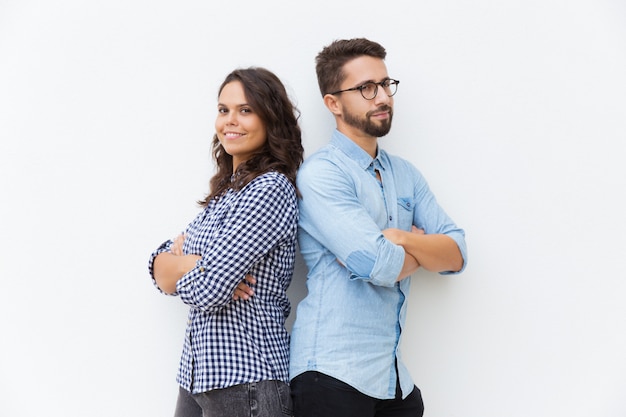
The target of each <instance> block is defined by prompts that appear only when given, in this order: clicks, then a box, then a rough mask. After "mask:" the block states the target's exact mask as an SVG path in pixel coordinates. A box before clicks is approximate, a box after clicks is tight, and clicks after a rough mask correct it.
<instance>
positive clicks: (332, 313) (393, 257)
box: [290, 130, 467, 399]
mask: <svg viewBox="0 0 626 417" xmlns="http://www.w3.org/2000/svg"><path fill="white" fill-rule="evenodd" d="M374 170H378V171H379V172H380V176H381V178H382V183H379V182H378V180H377V179H376V177H375V171H374ZM297 185H298V188H299V190H300V192H301V194H302V198H301V199H300V201H299V209H300V220H299V230H298V241H299V244H300V251H301V253H302V256H303V258H304V260H305V262H306V265H307V267H308V270H309V272H308V277H307V289H308V294H307V296H306V297H305V298H304V299H303V300H302V301H301V302H300V304H299V305H298V309H297V316H296V321H295V323H294V326H293V330H292V336H291V352H290V378H292V379H293V378H294V377H296V376H297V375H299V374H301V373H303V372H306V371H318V372H322V373H324V374H327V375H329V376H332V377H334V378H337V379H339V380H341V381H343V382H345V383H347V384H349V385H351V386H352V387H354V388H356V389H358V390H359V391H361V392H362V393H364V394H366V395H368V396H370V397H374V398H380V399H390V398H394V396H395V387H396V368H395V364H396V359H397V366H398V371H399V379H400V386H401V388H402V394H403V397H406V396H407V395H408V394H410V393H411V390H412V389H413V385H414V383H413V381H412V379H411V376H410V375H409V372H408V370H407V369H406V367H405V366H404V364H403V362H402V358H401V355H400V349H399V346H400V343H401V335H402V328H403V327H404V323H405V317H406V300H407V298H408V294H409V287H410V278H407V279H404V280H402V281H401V282H399V283H398V282H396V278H397V276H398V275H399V274H400V270H401V269H402V265H403V262H404V249H403V248H402V247H400V246H397V245H394V244H392V243H391V242H390V241H388V240H387V239H385V238H384V237H383V235H382V233H381V231H382V230H383V229H386V228H389V227H393V228H398V229H403V230H411V226H412V225H416V226H417V227H419V228H422V229H424V230H425V232H426V233H427V234H434V233H442V234H446V235H448V236H450V237H451V238H452V239H454V240H455V241H456V243H457V245H458V246H459V249H460V250H461V254H462V256H463V259H464V261H465V260H466V259H467V250H466V246H465V233H464V231H463V230H462V229H460V228H458V227H457V226H456V225H455V224H454V222H453V221H452V220H451V219H450V217H448V215H447V214H446V213H445V212H444V210H443V209H442V208H441V207H440V206H439V205H438V204H437V201H436V200H435V197H434V195H433V194H432V193H431V191H430V189H429V187H428V184H427V183H426V181H425V179H424V177H422V175H421V174H420V173H419V171H418V170H417V169H416V168H415V167H414V166H412V165H411V164H410V163H409V162H407V161H405V160H403V159H402V158H399V157H395V156H391V155H389V154H387V153H386V152H385V151H384V150H381V149H379V151H378V155H377V157H376V158H374V159H372V157H371V156H370V155H369V154H367V152H365V151H364V150H363V149H361V148H360V147H359V146H357V145H356V144H355V143H354V142H353V141H351V140H350V139H348V138H347V137H346V136H344V135H343V134H341V133H340V132H339V131H337V130H335V132H334V134H333V136H332V138H331V141H330V143H329V144H328V145H326V146H325V147H323V148H322V149H320V150H319V151H317V152H316V153H315V154H313V155H311V156H310V157H309V158H307V159H306V160H305V162H304V164H303V165H302V166H301V168H300V170H299V173H298V177H297ZM463 268H465V262H464V264H463ZM459 272H460V271H459ZM444 273H445V272H444Z"/></svg>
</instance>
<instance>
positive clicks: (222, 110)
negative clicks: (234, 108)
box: [217, 107, 228, 114]
mask: <svg viewBox="0 0 626 417" xmlns="http://www.w3.org/2000/svg"><path fill="white" fill-rule="evenodd" d="M217 112H218V113H221V114H226V113H228V109H225V108H224V107H220V108H218V109H217Z"/></svg>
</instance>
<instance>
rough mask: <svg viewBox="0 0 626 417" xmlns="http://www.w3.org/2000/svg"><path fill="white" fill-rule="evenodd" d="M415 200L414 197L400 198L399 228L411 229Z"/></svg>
mask: <svg viewBox="0 0 626 417" xmlns="http://www.w3.org/2000/svg"><path fill="white" fill-rule="evenodd" d="M414 209H415V202H414V201H413V199H412V198H407V197H399V198H398V229H402V230H411V226H412V225H413V211H414Z"/></svg>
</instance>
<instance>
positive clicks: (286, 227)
mask: <svg viewBox="0 0 626 417" xmlns="http://www.w3.org/2000/svg"><path fill="white" fill-rule="evenodd" d="M297 223H298V206H297V198H296V193H295V188H294V187H293V185H292V184H291V183H290V182H289V180H288V179H287V178H286V177H285V176H284V175H282V174H279V173H276V172H269V173H266V174H263V175H260V176H259V177H257V178H255V179H254V180H253V181H251V182H250V183H249V184H247V185H246V186H245V187H244V188H243V189H241V190H240V191H233V190H232V189H231V190H229V191H228V192H227V193H226V194H225V195H224V196H222V197H221V198H220V199H219V200H217V201H215V200H213V201H211V203H210V204H209V205H208V206H207V207H206V208H205V209H204V210H203V211H202V212H201V213H200V214H199V215H198V216H197V217H196V219H195V220H194V221H193V222H191V223H190V224H189V225H188V226H187V228H186V230H185V233H186V234H187V237H186V239H185V243H184V247H183V251H184V253H185V254H197V255H201V256H202V259H200V260H199V261H198V262H197V264H196V267H195V268H194V269H192V270H191V271H189V272H188V273H187V274H185V275H184V276H183V277H182V278H181V279H180V280H179V281H178V283H177V284H176V293H175V294H174V295H179V296H180V297H181V299H182V301H183V302H184V303H185V304H188V305H189V306H190V310H189V320H188V323H187V331H186V335H185V340H184V345H183V353H182V357H181V360H180V368H179V372H178V377H177V381H178V383H179V384H180V386H182V387H183V388H185V389H186V390H188V391H190V392H192V393H199V392H205V391H209V390H212V389H218V388H226V387H230V386H233V385H237V384H243V383H248V382H255V381H261V380H280V381H284V382H288V381H289V377H288V370H289V334H288V333H287V330H286V329H285V326H284V324H285V319H286V318H287V316H288V315H289V312H290V310H291V306H290V303H289V299H288V298H287V294H286V291H287V287H288V286H289V284H290V282H291V278H292V275H293V267H294V258H295V249H296V248H295V246H296V231H297ZM171 244H172V241H171V240H168V241H166V242H164V243H163V244H162V245H161V246H160V247H159V248H158V249H157V250H155V251H154V252H153V253H152V255H151V257H150V261H149V270H150V274H151V275H152V277H153V282H154V283H155V285H156V282H155V281H154V275H153V262H154V259H155V257H156V256H157V255H158V254H159V253H161V252H166V251H168V250H169V248H170V245H171ZM246 274H251V275H252V276H254V277H255V278H256V280H257V283H256V284H255V285H254V286H253V289H254V296H253V297H251V298H250V299H249V300H238V301H233V299H232V297H233V293H234V291H235V288H236V286H237V284H239V283H240V282H241V281H242V280H243V279H244V276H245V275H246ZM157 288H158V287H157Z"/></svg>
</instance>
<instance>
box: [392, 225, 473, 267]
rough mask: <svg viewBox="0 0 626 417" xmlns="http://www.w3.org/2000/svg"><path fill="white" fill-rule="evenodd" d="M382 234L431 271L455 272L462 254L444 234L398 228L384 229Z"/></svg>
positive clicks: (461, 265)
mask: <svg viewBox="0 0 626 417" xmlns="http://www.w3.org/2000/svg"><path fill="white" fill-rule="evenodd" d="M383 235H384V236H385V237H386V238H387V239H389V240H391V241H392V242H394V243H395V244H397V245H400V246H402V247H403V248H404V250H405V251H406V252H407V254H408V255H411V256H412V257H413V258H415V260H416V261H417V262H418V263H419V265H420V266H422V267H423V268H424V269H426V270H428V271H432V272H457V271H460V270H461V269H462V268H463V256H462V255H461V251H460V249H459V247H458V245H457V243H456V242H455V241H454V239H452V238H451V237H449V236H447V235H445V234H430V235H428V234H424V233H415V232H407V231H404V230H400V229H385V230H384V231H383Z"/></svg>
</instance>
